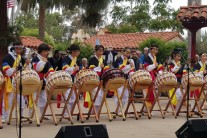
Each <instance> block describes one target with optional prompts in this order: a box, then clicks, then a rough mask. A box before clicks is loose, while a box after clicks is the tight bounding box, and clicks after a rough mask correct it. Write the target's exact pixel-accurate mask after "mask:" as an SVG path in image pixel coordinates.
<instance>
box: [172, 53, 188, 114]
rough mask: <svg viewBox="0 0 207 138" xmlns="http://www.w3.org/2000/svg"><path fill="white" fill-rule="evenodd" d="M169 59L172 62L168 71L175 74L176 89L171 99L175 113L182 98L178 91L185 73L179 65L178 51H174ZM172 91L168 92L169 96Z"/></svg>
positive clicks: (179, 55) (182, 66)
mask: <svg viewBox="0 0 207 138" xmlns="http://www.w3.org/2000/svg"><path fill="white" fill-rule="evenodd" d="M171 58H172V62H171V63H170V64H169V71H170V72H172V73H174V74H175V76H176V77H177V82H178V88H177V89H176V92H175V96H174V97H173V99H172V104H173V105H174V107H175V109H176V112H177V110H178V108H179V107H180V104H181V100H182V98H183V96H182V93H181V90H180V84H181V79H182V76H183V73H185V72H186V71H185V70H184V65H181V62H180V60H181V53H180V51H179V50H177V49H174V50H173V52H172V54H171ZM173 91H174V89H171V90H169V92H170V94H172V93H173Z"/></svg>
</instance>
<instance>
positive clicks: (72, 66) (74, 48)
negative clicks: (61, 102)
mask: <svg viewBox="0 0 207 138" xmlns="http://www.w3.org/2000/svg"><path fill="white" fill-rule="evenodd" d="M67 52H69V55H68V56H66V57H65V58H64V59H63V63H62V70H64V71H66V72H68V73H69V74H70V75H71V77H72V79H73V81H74V78H75V75H76V74H77V73H78V71H79V70H80V69H81V68H80V61H79V60H78V59H77V58H78V56H79V55H80V47H79V46H78V45H77V44H72V45H71V46H70V47H69V48H68V49H67ZM70 90H71V89H68V90H67V92H66V94H65V96H66V97H68V96H69V94H70ZM75 99H76V96H75V93H74V92H73V93H72V96H71V98H70V100H69V103H68V106H69V108H70V109H71V108H72V106H73V104H74V102H75ZM64 116H65V117H67V116H68V114H67V113H65V115H64Z"/></svg>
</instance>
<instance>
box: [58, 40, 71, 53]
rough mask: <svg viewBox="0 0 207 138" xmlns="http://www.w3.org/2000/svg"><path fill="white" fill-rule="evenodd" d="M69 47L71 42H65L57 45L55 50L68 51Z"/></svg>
mask: <svg viewBox="0 0 207 138" xmlns="http://www.w3.org/2000/svg"><path fill="white" fill-rule="evenodd" d="M68 47H69V42H68V41H64V42H61V43H56V44H55V47H54V48H55V50H59V51H66V50H67V48H68Z"/></svg>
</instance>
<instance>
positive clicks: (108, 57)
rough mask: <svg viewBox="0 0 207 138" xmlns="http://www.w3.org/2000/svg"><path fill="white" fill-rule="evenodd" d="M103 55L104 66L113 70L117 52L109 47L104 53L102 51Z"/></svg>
mask: <svg viewBox="0 0 207 138" xmlns="http://www.w3.org/2000/svg"><path fill="white" fill-rule="evenodd" d="M103 55H105V63H104V64H105V65H107V66H109V67H110V68H114V66H113V65H114V61H115V56H116V55H117V52H116V51H115V50H113V49H112V47H109V48H108V49H107V50H106V51H104V53H103Z"/></svg>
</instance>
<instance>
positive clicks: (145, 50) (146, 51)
mask: <svg viewBox="0 0 207 138" xmlns="http://www.w3.org/2000/svg"><path fill="white" fill-rule="evenodd" d="M148 50H149V48H148V47H145V48H144V52H143V54H142V55H141V57H140V68H141V69H142V68H143V66H144V59H145V58H146V57H147V55H148Z"/></svg>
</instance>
